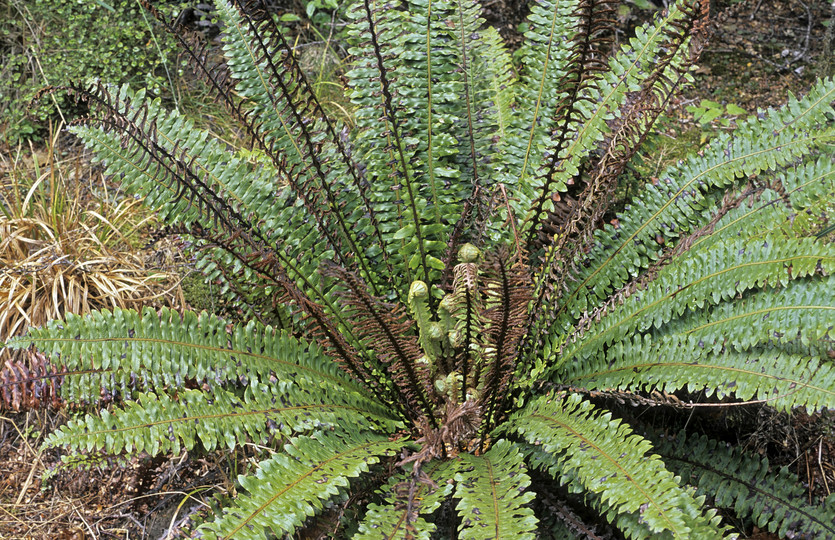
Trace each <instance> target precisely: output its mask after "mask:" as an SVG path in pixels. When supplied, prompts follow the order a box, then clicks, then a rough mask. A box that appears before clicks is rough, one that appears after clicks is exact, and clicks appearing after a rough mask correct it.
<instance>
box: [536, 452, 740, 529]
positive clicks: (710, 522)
mask: <svg viewBox="0 0 835 540" xmlns="http://www.w3.org/2000/svg"><path fill="white" fill-rule="evenodd" d="M520 447H521V450H522V451H523V452H524V453H525V455H526V456H527V460H528V462H529V463H530V466H531V468H534V469H539V470H541V471H543V472H547V473H548V474H549V475H550V476H552V477H554V478H555V479H557V480H559V482H560V483H561V484H562V485H563V486H565V487H566V488H567V490H568V492H569V494H572V495H579V496H581V497H582V498H583V503H584V505H585V506H588V507H590V508H592V509H594V511H595V512H596V513H598V514H599V515H600V516H601V517H602V518H604V519H605V520H606V521H608V522H609V523H611V524H612V525H615V526H616V527H617V529H618V530H619V531H620V532H621V533H623V535H624V536H625V537H626V538H630V539H634V540H656V539H664V540H672V539H674V538H678V537H677V536H675V535H674V533H673V532H671V531H662V532H657V531H653V530H652V529H651V528H650V527H649V524H648V523H647V522H646V520H644V518H643V512H642V511H641V509H640V508H639V509H638V511H635V512H623V511H622V509H620V508H618V505H617V501H612V500H610V499H607V498H606V497H604V494H603V493H591V492H588V491H586V490H585V489H584V486H583V484H582V482H580V481H579V479H578V476H577V472H576V471H572V470H567V469H565V468H564V467H562V466H561V464H560V457H559V455H555V454H553V453H550V452H548V451H546V450H545V449H544V447H543V446H539V445H533V444H524V443H523V444H521V445H520ZM665 466H666V462H665ZM677 478H678V477H677ZM683 489H684V491H685V492H688V493H691V492H692V495H690V496H692V497H693V499H695V501H696V502H697V503H698V504H704V502H705V497H704V496H703V495H698V494H697V493H696V492H695V490H694V489H693V488H688V487H686V486H683ZM565 510H567V509H565ZM561 513H565V511H564V510H563V511H562V512H561ZM550 517H553V516H550ZM566 517H567V518H569V519H567V520H566V519H564V518H566ZM683 518H684V520H685V521H686V524H687V527H688V528H689V529H690V533H689V537H690V538H705V539H707V538H716V539H719V538H737V536H736V535H734V534H727V533H728V532H729V531H728V528H727V527H725V526H722V524H721V521H722V519H721V516H719V515H718V514H717V512H716V510H715V509H712V508H708V509H706V510H705V511H703V512H702V513H701V514H696V513H692V514H688V515H684V516H683ZM572 519H576V516H570V517H569V516H564V517H563V518H561V520H563V521H565V523H566V525H567V526H568V527H569V528H570V529H571V534H573V535H576V537H578V538H582V539H584V540H585V539H586V538H592V539H594V538H599V536H597V535H594V534H589V533H591V531H590V530H589V527H587V526H585V525H584V524H582V523H576V522H572Z"/></svg>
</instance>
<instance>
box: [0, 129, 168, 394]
mask: <svg viewBox="0 0 835 540" xmlns="http://www.w3.org/2000/svg"><path fill="white" fill-rule="evenodd" d="M47 143H48V144H47V145H46V148H44V149H40V150H35V149H34V148H33V147H31V146H30V147H29V148H27V149H26V150H28V152H25V151H24V149H23V147H22V146H18V148H17V149H16V150H15V151H14V152H13V153H11V154H10V155H3V154H0V341H3V340H5V339H7V338H8V337H10V336H13V335H20V334H22V333H23V332H25V331H26V329H27V328H28V327H29V326H41V325H43V324H45V323H46V322H48V321H49V320H52V319H60V318H63V317H64V315H65V314H67V313H74V314H84V313H88V312H90V311H91V310H96V309H103V308H116V307H120V308H141V307H142V306H144V305H147V304H149V303H163V304H168V305H175V304H178V303H179V304H180V305H182V303H181V302H178V300H181V299H178V298H176V297H177V296H180V295H181V293H179V287H178V282H177V280H176V279H175V276H174V274H173V273H170V272H167V271H162V270H160V269H158V268H155V267H154V265H151V264H149V260H148V257H147V255H144V254H143V253H142V251H141V250H140V249H137V246H138V245H140V244H141V241H142V238H141V236H140V232H141V230H142V228H143V227H144V226H146V225H147V224H148V222H149V221H150V220H152V219H153V216H152V214H150V213H149V212H148V211H147V210H145V209H144V208H143V207H142V205H141V202H140V201H139V200H137V199H134V198H131V197H126V196H124V195H123V194H121V193H119V192H118V191H116V190H114V189H113V188H109V187H108V184H107V182H106V181H105V180H104V178H103V177H102V175H101V173H100V172H98V171H97V170H96V169H95V168H93V167H92V166H91V165H90V164H89V162H88V161H87V160H86V159H85V158H84V156H83V155H82V154H81V153H80V150H74V149H72V148H70V149H65V148H63V147H62V146H61V138H60V130H55V132H54V134H53V135H52V136H51V137H50V138H49V140H48V141H47ZM24 357H26V358H24ZM43 370H44V366H43V365H42V362H39V359H38V358H37V357H35V356H33V355H25V354H24V355H22V356H21V355H17V356H16V357H12V356H11V355H10V354H9V353H8V351H0V372H2V374H4V375H7V377H0V378H5V379H10V380H6V381H3V383H5V384H2V386H3V390H4V392H3V395H0V407H2V405H3V402H4V401H5V405H6V407H11V408H13V409H15V410H18V409H19V408H21V407H23V408H26V407H31V406H36V405H38V404H40V403H41V401H43V400H40V399H39V396H36V395H33V394H32V393H31V391H34V390H35V388H34V387H31V388H29V389H28V390H29V392H27V391H26V389H25V388H23V387H20V388H12V386H11V385H10V384H9V382H10V381H11V380H13V379H14V378H15V373H17V374H26V373H32V374H37V373H41V372H42V371H43ZM28 379H30V377H25V379H24V380H25V381H26V383H27V384H28V383H30V382H31V383H33V384H34V381H29V380H28Z"/></svg>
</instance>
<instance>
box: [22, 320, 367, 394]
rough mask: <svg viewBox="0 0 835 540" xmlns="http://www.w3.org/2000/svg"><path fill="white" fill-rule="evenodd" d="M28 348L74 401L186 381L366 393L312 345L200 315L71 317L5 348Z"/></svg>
mask: <svg viewBox="0 0 835 540" xmlns="http://www.w3.org/2000/svg"><path fill="white" fill-rule="evenodd" d="M30 344H34V345H35V346H36V347H38V349H39V350H40V351H42V352H43V353H45V354H47V355H49V356H51V357H52V358H53V360H54V361H55V362H56V363H58V364H60V365H61V366H62V368H63V370H64V371H65V372H66V380H65V382H64V385H63V392H64V395H65V397H66V398H67V399H71V400H74V401H81V400H83V398H84V397H85V396H98V395H99V388H106V389H108V390H110V391H112V392H115V391H120V392H122V394H123V396H125V397H127V396H129V395H130V392H131V391H132V390H134V389H142V388H156V389H158V390H168V391H173V390H175V389H177V388H181V387H182V386H183V384H184V382H185V381H189V380H192V381H196V382H199V383H201V384H202V383H205V384H207V385H208V386H209V387H210V388H213V389H214V388H217V387H218V386H219V385H223V384H229V383H231V384H240V383H243V384H249V383H259V382H260V383H265V384H266V383H268V382H270V381H271V380H275V379H276V378H278V379H280V380H292V381H294V382H295V383H296V384H297V385H304V386H308V387H310V388H315V387H317V386H323V387H330V388H333V387H338V388H342V389H344V390H345V391H347V392H351V393H356V394H357V396H358V399H359V395H360V393H361V392H363V388H362V386H360V385H359V384H358V383H357V382H355V381H353V380H351V379H350V378H349V377H347V376H346V375H345V373H344V372H343V371H342V370H340V369H339V368H338V366H337V365H335V364H334V363H333V360H332V359H330V358H329V357H327V356H325V355H324V354H323V352H322V351H321V350H320V349H319V347H317V346H316V345H315V344H312V343H307V342H305V341H300V340H298V339H296V338H293V337H290V336H288V335H286V334H285V333H284V332H279V331H276V330H275V329H273V328H270V327H268V326H267V327H265V326H263V325H261V324H258V323H256V322H254V321H252V322H249V323H248V324H245V325H244V324H238V325H234V326H231V327H229V326H228V323H227V322H225V321H224V320H222V319H220V318H218V317H216V316H214V315H209V314H208V313H205V312H203V313H201V314H199V315H197V314H195V313H192V312H189V311H187V312H185V313H184V314H183V315H180V314H179V313H176V312H174V311H172V310H169V309H166V308H163V309H161V310H160V311H159V312H156V311H154V310H152V309H150V308H145V309H144V310H143V311H142V313H138V312H135V311H129V310H122V309H116V310H114V311H113V312H110V311H107V310H103V311H99V312H93V313H92V314H90V315H89V316H86V317H79V316H76V315H72V314H70V315H68V316H67V318H66V320H65V321H53V322H51V323H49V325H48V326H47V327H45V328H40V329H32V330H30V332H29V333H28V334H27V335H26V336H25V337H19V338H15V339H14V340H11V341H10V342H9V343H8V345H9V346H10V347H27V346H29V345H30ZM362 399H364V400H366V401H368V402H369V404H370V403H371V401H370V400H368V398H362Z"/></svg>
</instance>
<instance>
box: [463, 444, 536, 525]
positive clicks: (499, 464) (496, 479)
mask: <svg viewBox="0 0 835 540" xmlns="http://www.w3.org/2000/svg"><path fill="white" fill-rule="evenodd" d="M523 458H524V456H523V454H522V453H521V452H519V450H518V449H517V448H516V447H515V445H514V444H513V443H511V442H508V441H505V440H501V441H497V442H496V443H494V444H493V446H491V447H490V450H488V451H487V452H485V453H484V455H481V456H474V455H472V454H461V456H460V459H461V460H462V462H463V463H462V465H461V470H460V471H459V472H458V473H457V474H456V475H455V481H456V482H457V485H456V488H455V497H456V498H457V499H459V502H458V506H457V509H458V514H459V515H460V516H461V526H460V527H459V538H462V539H466V538H472V539H485V540H486V539H495V540H499V539H501V538H520V539H528V540H532V539H533V538H534V537H535V536H534V531H535V530H536V525H537V519H536V517H535V516H534V515H533V511H531V509H530V508H528V507H526V506H525V505H526V504H527V503H529V502H530V501H531V500H533V498H534V494H533V492H531V491H527V488H528V487H529V486H530V483H531V480H530V478H529V477H528V474H527V470H526V467H525V464H524V462H523Z"/></svg>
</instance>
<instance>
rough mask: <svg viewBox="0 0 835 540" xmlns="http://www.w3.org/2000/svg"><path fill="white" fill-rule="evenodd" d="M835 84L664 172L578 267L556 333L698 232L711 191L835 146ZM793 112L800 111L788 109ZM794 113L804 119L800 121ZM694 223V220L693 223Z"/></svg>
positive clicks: (824, 83) (828, 82) (719, 139)
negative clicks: (667, 248) (832, 123)
mask: <svg viewBox="0 0 835 540" xmlns="http://www.w3.org/2000/svg"><path fill="white" fill-rule="evenodd" d="M833 99H835V81H832V80H825V81H821V82H820V83H819V84H818V85H817V86H816V87H815V89H813V91H812V92H810V93H809V95H807V96H806V97H804V98H803V99H801V100H792V102H791V104H790V106H789V107H788V108H787V109H780V110H772V111H770V112H769V113H768V114H767V115H766V116H765V117H763V118H762V119H760V118H757V117H752V118H750V119H748V120H746V122H745V123H743V125H741V126H740V127H739V130H738V131H737V132H736V133H734V134H722V135H720V136H719V137H717V138H716V139H715V140H714V141H712V142H711V143H710V145H709V147H708V148H706V149H705V151H704V153H703V155H701V156H693V157H691V158H690V159H689V161H687V162H685V163H684V164H681V165H675V166H672V167H671V168H669V169H667V170H666V171H665V172H664V173H662V174H661V175H660V181H659V182H658V185H648V186H646V187H645V189H644V190H643V191H642V192H641V193H640V194H639V195H638V196H637V198H636V199H635V200H634V201H633V202H632V203H631V204H630V205H629V206H628V207H627V208H626V211H627V213H624V214H623V215H619V216H618V225H617V227H615V226H613V225H607V226H606V227H605V228H604V229H603V230H601V231H598V232H597V233H596V234H595V242H594V244H593V245H592V246H591V250H590V252H589V254H588V255H587V256H585V257H584V259H583V260H584V264H583V265H582V266H580V267H578V273H577V276H576V277H577V280H578V281H577V283H572V284H570V290H569V291H568V292H567V294H566V295H565V296H564V297H563V299H564V300H563V304H562V306H563V307H561V308H560V312H559V313H558V320H557V323H556V324H555V326H554V327H553V328H554V329H564V328H567V325H570V324H571V322H572V321H573V320H575V319H576V318H577V317H579V316H580V315H581V314H582V313H583V311H590V310H591V309H593V308H595V307H597V306H598V305H599V304H600V303H601V301H602V300H603V299H604V298H606V297H607V296H608V295H609V294H611V293H612V292H613V291H615V290H617V289H618V288H620V287H621V286H623V285H624V284H625V283H627V282H628V281H629V280H630V278H632V277H634V276H636V275H637V274H638V273H639V272H640V271H641V270H643V269H646V268H647V267H649V265H650V264H651V263H652V262H654V261H655V260H657V259H658V258H659V256H660V253H661V251H662V245H661V244H659V243H658V242H657V240H656V238H662V239H663V240H664V241H665V245H666V244H667V243H669V242H671V241H674V240H675V239H676V238H679V237H681V236H682V235H683V234H686V233H687V232H688V231H691V230H693V228H694V225H697V223H698V220H699V219H701V220H703V221H702V222H701V224H705V223H706V222H707V219H708V218H707V217H702V218H699V217H698V213H697V212H699V211H701V209H702V207H703V206H704V205H705V204H706V203H707V202H708V201H709V199H708V198H707V196H706V194H707V193H708V192H709V191H710V190H712V189H715V188H724V187H727V186H728V185H731V184H733V183H734V182H735V181H736V180H737V179H738V178H739V177H742V176H751V175H755V174H759V173H760V172H762V171H764V170H769V169H771V170H775V169H777V168H778V167H782V166H785V165H787V164H789V163H791V162H793V161H794V160H795V159H798V158H799V157H801V156H803V155H804V154H807V153H809V152H810V151H812V150H813V149H814V148H816V147H819V146H820V145H822V144H824V143H826V142H828V141H832V140H833V137H835V130H833V128H831V127H826V126H827V124H828V118H830V117H832V116H833V115H835V111H833V109H832V107H831V105H830V102H831V101H832V100H833ZM789 109H791V110H792V111H793V112H789ZM795 115H797V116H798V120H795ZM694 221H695V223H694Z"/></svg>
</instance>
